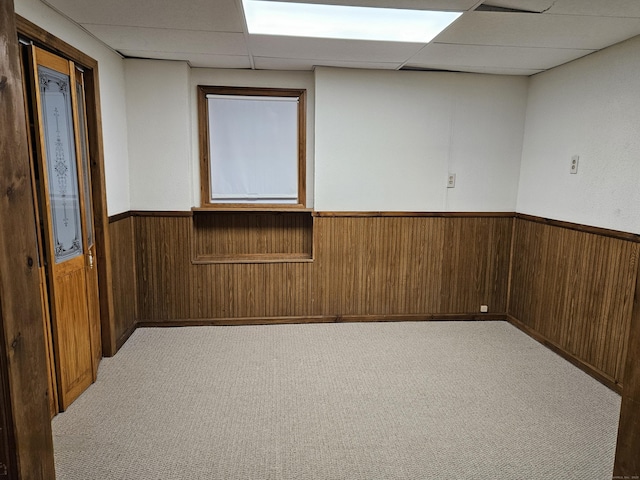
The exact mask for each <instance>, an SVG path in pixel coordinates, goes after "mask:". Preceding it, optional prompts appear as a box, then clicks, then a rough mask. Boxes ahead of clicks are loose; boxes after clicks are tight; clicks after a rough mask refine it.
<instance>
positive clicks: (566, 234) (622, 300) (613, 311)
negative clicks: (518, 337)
mask: <svg viewBox="0 0 640 480" xmlns="http://www.w3.org/2000/svg"><path fill="white" fill-rule="evenodd" d="M639 248H640V245H639V244H638V243H636V242H633V241H629V240H623V239H619V238H612V237H610V236H602V235H597V234H594V233H587V232H584V231H578V230H575V229H569V228H564V227H558V226H554V225H548V224H544V223H538V222H534V221H530V220H526V219H522V218H518V219H516V226H515V235H514V253H513V264H512V267H511V296H510V303H509V310H508V313H509V314H510V315H511V316H513V317H514V318H516V319H517V320H519V321H520V322H522V323H523V324H524V325H526V326H527V327H528V328H530V329H531V330H532V331H534V332H536V333H537V334H539V335H540V336H542V337H543V338H545V339H547V340H549V341H550V342H552V343H553V344H555V345H557V346H558V347H560V348H562V349H563V350H565V351H566V352H567V353H568V354H569V355H572V356H575V357H576V358H578V359H580V360H581V361H583V362H585V363H586V364H587V365H589V366H591V367H592V368H594V369H595V370H596V371H598V372H600V373H601V374H603V375H605V376H608V377H610V378H611V379H612V380H613V381H614V382H615V383H618V384H622V383H623V378H624V359H625V358H626V339H627V333H628V329H629V321H630V318H631V311H632V307H633V295H634V291H635V283H636V276H637V268H638V264H637V260H638V249H639Z"/></svg>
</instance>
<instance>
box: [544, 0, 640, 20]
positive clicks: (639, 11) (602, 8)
mask: <svg viewBox="0 0 640 480" xmlns="http://www.w3.org/2000/svg"><path fill="white" fill-rule="evenodd" d="M548 13H553V14H560V15H599V16H602V17H636V18H637V17H640V2H639V1H638V0H606V1H602V0H557V1H556V2H554V5H552V7H551V8H550V9H549V12H548Z"/></svg>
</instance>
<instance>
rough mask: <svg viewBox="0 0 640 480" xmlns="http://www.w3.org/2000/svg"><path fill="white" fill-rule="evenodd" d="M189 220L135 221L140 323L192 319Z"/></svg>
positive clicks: (150, 218)
mask: <svg viewBox="0 0 640 480" xmlns="http://www.w3.org/2000/svg"><path fill="white" fill-rule="evenodd" d="M190 223H191V218H190V217H173V216H172V217H156V216H153V217H135V224H136V232H135V236H136V260H137V267H136V277H137V287H138V313H139V319H140V320H147V319H154V320H167V319H189V318H191V281H192V271H191V260H190V256H189V255H190V241H191V237H190V232H189V229H190V228H191V224H190Z"/></svg>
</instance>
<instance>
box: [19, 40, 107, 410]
mask: <svg viewBox="0 0 640 480" xmlns="http://www.w3.org/2000/svg"><path fill="white" fill-rule="evenodd" d="M29 62H30V67H31V69H32V72H33V75H32V78H33V85H32V93H33V110H34V112H33V113H34V118H35V121H34V131H35V142H34V143H35V153H36V159H37V161H36V162H35V163H37V169H38V178H39V182H38V189H39V198H40V202H39V203H40V214H41V216H42V220H43V221H42V229H43V237H44V243H45V249H44V257H45V260H46V262H45V263H46V273H47V285H48V291H49V304H50V312H51V315H50V317H51V327H52V328H51V330H52V333H53V345H54V349H53V350H54V357H55V371H56V378H57V389H58V399H59V407H60V409H61V410H65V409H66V408H67V407H68V406H69V405H70V404H71V403H72V402H73V401H74V400H75V399H76V398H77V397H78V396H79V395H80V394H81V393H82V392H83V391H84V390H85V389H86V388H87V387H88V386H89V385H90V384H91V383H92V382H93V381H94V380H95V377H96V372H97V368H98V361H99V359H100V356H101V353H100V350H99V348H100V330H99V329H100V324H99V318H98V317H99V304H98V296H97V277H96V275H97V272H96V265H95V261H94V255H93V252H92V249H93V248H94V247H93V245H92V243H90V241H89V240H90V239H89V234H90V233H91V236H92V237H93V233H92V232H93V225H92V218H91V211H90V208H89V209H88V206H89V205H90V203H91V198H90V195H91V189H90V186H88V185H89V184H90V182H89V178H88V175H89V172H88V169H86V168H85V167H86V166H88V158H87V157H88V155H87V152H86V124H85V123H84V118H82V119H80V116H81V115H82V116H84V103H83V102H84V97H83V99H82V100H81V101H80V100H79V99H78V93H79V92H82V76H81V75H80V76H79V78H77V76H78V75H77V74H76V68H75V66H74V64H73V62H71V61H68V60H65V59H63V58H61V57H58V56H56V55H53V54H51V53H49V52H46V51H44V50H41V49H39V48H37V47H29ZM80 102H82V103H80ZM83 146H84V148H85V150H84V151H83ZM83 163H84V164H83ZM85 170H87V171H86V173H85ZM91 241H93V240H92V239H91Z"/></svg>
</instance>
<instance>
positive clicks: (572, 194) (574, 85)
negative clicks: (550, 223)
mask: <svg viewBox="0 0 640 480" xmlns="http://www.w3.org/2000/svg"><path fill="white" fill-rule="evenodd" d="M639 129H640V37H636V38H633V39H631V40H628V41H626V42H623V43H620V44H618V45H614V46H613V47H609V48H607V49H605V50H602V51H600V52H597V53H594V54H592V55H589V56H588V57H584V58H582V59H580V60H576V61H574V62H571V63H569V64H566V65H563V66H560V67H558V68H554V69H552V70H549V71H548V72H545V73H541V74H538V75H536V76H534V77H533V78H532V79H531V84H530V90H529V99H528V107H527V116H526V127H525V136H524V142H523V153H522V167H521V173H520V182H519V191H518V204H517V211H518V212H521V213H526V214H531V215H538V216H542V217H548V218H553V219H556V220H564V221H569V222H574V223H582V224H587V225H593V226H597V227H603V228H611V229H615V230H622V231H626V232H632V233H640V188H639V186H640V134H639V133H638V132H639ZM573 155H579V157H580V158H579V162H578V173H577V174H570V173H569V169H570V162H571V157H572V156H573Z"/></svg>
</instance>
